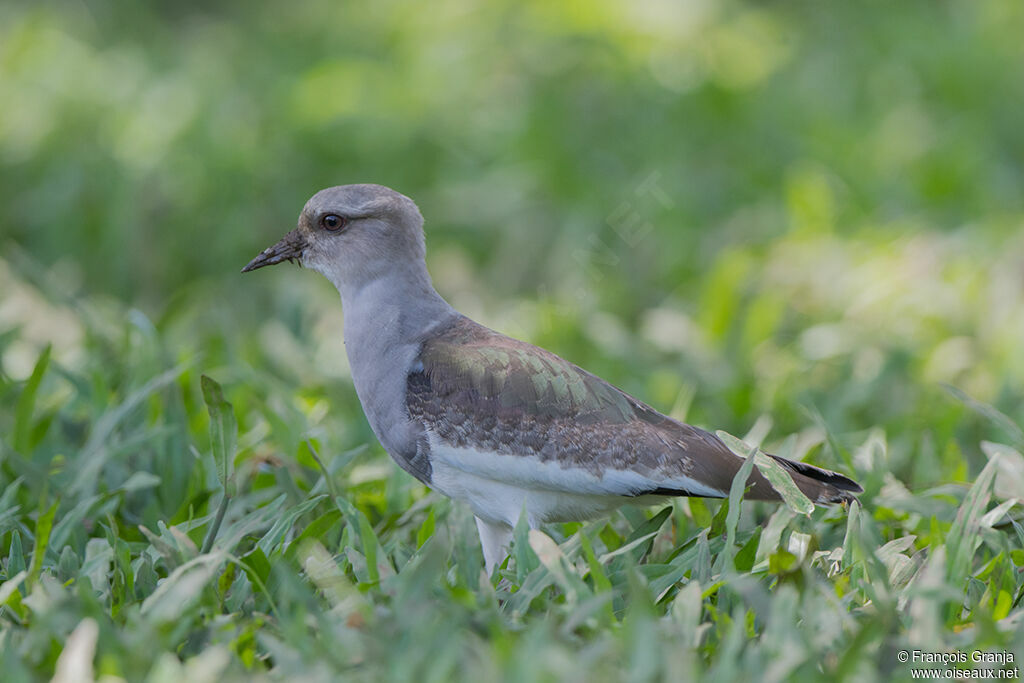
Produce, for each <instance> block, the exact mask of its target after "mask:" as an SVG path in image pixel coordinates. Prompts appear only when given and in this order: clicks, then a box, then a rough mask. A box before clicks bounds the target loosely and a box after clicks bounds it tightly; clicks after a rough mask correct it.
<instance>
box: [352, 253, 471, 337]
mask: <svg viewBox="0 0 1024 683" xmlns="http://www.w3.org/2000/svg"><path fill="white" fill-rule="evenodd" d="M332 279H333V278H332ZM334 284H335V286H336V287H337V288H338V292H339V293H340V294H341V303H342V306H343V307H344V310H345V338H346V346H348V347H349V355H350V356H351V354H352V351H353V349H352V348H351V347H352V346H353V345H355V346H363V345H364V344H369V345H371V346H372V347H375V348H376V350H378V351H380V350H383V349H384V348H387V347H390V346H393V345H402V344H407V343H410V342H413V341H416V340H418V339H420V338H422V336H423V335H424V334H428V333H429V331H430V330H431V328H433V327H434V326H435V325H437V324H438V323H441V322H444V321H446V320H448V319H449V318H450V317H451V316H452V315H455V314H456V313H455V309H453V308H452V307H451V306H450V305H449V304H448V302H447V301H445V300H444V299H443V298H441V295H440V294H438V293H437V290H435V289H434V285H433V283H432V282H431V280H430V275H429V274H428V273H427V269H426V266H422V267H421V268H403V269H400V270H392V271H391V272H388V273H384V274H381V275H380V276H378V277H375V278H372V279H370V280H368V281H364V282H360V283H359V284H358V285H355V284H353V283H350V282H335V283H334Z"/></svg>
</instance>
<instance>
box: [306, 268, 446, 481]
mask: <svg viewBox="0 0 1024 683" xmlns="http://www.w3.org/2000/svg"><path fill="white" fill-rule="evenodd" d="M325 274H326V273H325ZM328 277H329V278H330V279H331V280H332V281H333V282H334V284H335V285H336V286H337V287H338V291H339V292H340V293H341V300H342V306H343V307H344V312H345V351H346V353H347V354H348V359H349V365H350V366H351V369H352V382H353V384H355V388H356V394H357V395H358V396H359V402H360V403H362V405H363V411H364V412H365V413H366V417H367V420H368V421H369V422H370V426H371V427H372V428H373V431H374V433H375V434H376V435H377V438H378V439H380V442H381V443H382V444H383V445H384V448H385V449H387V451H388V452H389V453H390V454H391V455H392V456H393V457H394V458H395V459H396V460H397V461H398V463H399V464H400V465H402V467H404V468H406V469H407V470H408V471H410V472H412V473H413V474H414V475H416V476H417V477H419V478H420V479H422V480H424V481H427V480H428V479H429V468H428V467H425V466H424V465H423V464H422V463H418V464H417V461H416V457H417V456H416V454H417V452H418V451H417V445H416V444H417V442H418V441H420V440H421V439H422V427H421V426H419V425H416V424H414V423H412V422H411V421H410V420H409V414H408V411H407V409H406V403H405V398H406V397H405V393H406V382H407V377H408V375H409V371H410V370H411V369H412V367H413V366H414V365H415V363H416V361H417V358H418V356H419V352H420V346H421V345H422V342H423V339H424V338H426V337H428V336H429V335H430V332H431V331H432V330H434V329H437V328H438V327H439V326H441V325H444V323H446V322H448V321H449V320H451V318H452V316H455V315H458V313H456V311H455V309H453V308H452V307H451V306H450V305H448V302H446V301H445V300H444V299H442V298H441V295H440V294H438V293H437V292H436V291H435V290H434V287H433V285H432V284H431V282H430V275H429V274H428V273H427V269H426V266H425V265H423V266H422V267H421V268H401V269H391V270H390V271H389V272H387V273H386V274H382V275H381V276H380V277H376V278H370V279H368V280H365V281H362V282H360V283H359V286H353V283H351V282H346V281H341V280H335V278H333V277H331V276H330V275H328Z"/></svg>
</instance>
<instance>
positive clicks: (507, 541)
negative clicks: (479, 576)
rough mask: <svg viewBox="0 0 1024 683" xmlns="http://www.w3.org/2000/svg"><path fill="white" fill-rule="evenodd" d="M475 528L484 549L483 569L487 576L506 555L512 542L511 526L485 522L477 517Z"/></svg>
mask: <svg viewBox="0 0 1024 683" xmlns="http://www.w3.org/2000/svg"><path fill="white" fill-rule="evenodd" d="M476 529H477V531H478V532H479V533H480V547H481V548H483V551H484V569H485V570H486V571H487V576H490V575H491V574H492V573H493V572H494V568H495V567H497V566H498V565H499V564H501V561H502V560H504V559H505V556H506V555H508V548H509V545H511V543H512V527H510V526H508V525H507V524H501V523H498V524H494V523H491V522H485V521H484V520H482V519H480V518H479V517H477V518H476Z"/></svg>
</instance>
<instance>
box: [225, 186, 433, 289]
mask: <svg viewBox="0 0 1024 683" xmlns="http://www.w3.org/2000/svg"><path fill="white" fill-rule="evenodd" d="M425 252H426V248H425V246H424V238H423V217H422V216H421V215H420V211H419V209H418V208H417V207H416V204H415V202H413V201H412V200H411V199H409V198H408V197H406V196H405V195H403V194H401V193H399V192H396V191H394V190H392V189H391V188H389V187H384V186H383V185H372V184H359V185H339V186H337V187H329V188H327V189H325V190H320V191H319V192H317V193H316V194H315V195H313V196H312V197H311V198H310V199H309V201H308V202H306V206H305V207H303V209H302V213H301V214H299V221H298V225H297V226H296V227H295V229H294V230H292V231H291V232H289V233H288V234H286V235H285V236H284V237H283V238H281V240H280V241H279V242H278V243H277V244H275V245H274V246H272V247H269V248H267V249H264V250H263V251H262V252H261V253H260V254H259V255H258V256H257V257H256V258H254V259H253V260H252V261H250V262H249V264H248V265H246V266H245V268H243V269H242V272H243V273H246V272H248V271H250V270H256V269H257V268H262V267H263V266H271V265H274V264H277V263H281V262H283V261H292V262H298V263H299V264H301V265H303V266H305V267H307V268H310V269H312V270H315V271H317V272H319V273H322V274H323V275H325V276H327V278H328V279H329V280H331V282H333V283H334V284H335V286H337V287H338V289H339V290H341V291H342V292H343V293H344V292H345V291H346V290H349V291H351V290H356V289H358V288H359V287H361V286H362V285H363V284H365V283H367V282H372V281H373V280H375V279H378V278H381V277H384V276H386V275H388V274H390V273H393V272H394V271H395V270H396V269H397V270H413V271H416V272H417V273H418V272H419V271H420V270H425V265H424V256H425Z"/></svg>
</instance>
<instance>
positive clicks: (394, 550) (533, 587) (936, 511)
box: [0, 271, 1024, 681]
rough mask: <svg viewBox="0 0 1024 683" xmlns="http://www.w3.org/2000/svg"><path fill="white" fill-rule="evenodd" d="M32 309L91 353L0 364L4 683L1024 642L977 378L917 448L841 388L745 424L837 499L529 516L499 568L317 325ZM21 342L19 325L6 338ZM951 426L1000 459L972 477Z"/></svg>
mask: <svg viewBox="0 0 1024 683" xmlns="http://www.w3.org/2000/svg"><path fill="white" fill-rule="evenodd" d="M284 277H287V278H295V279H307V278H311V277H312V276H311V275H310V274H308V273H303V272H299V271H289V272H288V273H287V274H286V275H285V276H284ZM7 282H8V283H9V284H12V285H16V287H15V288H14V289H12V290H11V291H12V292H14V293H15V294H14V295H15V296H22V297H25V296H30V295H35V296H41V295H39V292H38V290H35V289H34V288H33V287H32V286H31V285H28V284H26V283H25V282H24V281H22V280H19V279H17V278H16V277H15V276H13V275H11V274H10V273H8V276H7ZM932 284H935V283H932ZM305 305H306V306H310V307H312V308H314V309H330V307H332V306H333V307H336V306H337V302H336V301H335V300H334V299H333V297H330V296H328V295H324V296H313V297H312V300H307V301H305ZM45 315H55V316H58V317H59V318H60V319H62V320H65V321H67V320H71V321H74V324H76V325H78V326H80V330H79V333H80V336H79V340H80V341H79V344H80V346H79V348H78V349H77V354H72V355H68V352H67V351H65V352H64V354H63V356H64V359H63V360H62V359H60V358H58V357H55V356H54V355H53V354H52V353H51V350H50V349H49V347H47V348H45V349H44V350H43V351H42V352H41V353H39V355H38V356H37V358H36V360H35V362H34V364H32V363H29V364H28V365H26V366H25V374H24V375H23V376H24V379H19V380H14V379H12V378H11V377H10V376H9V375H7V374H4V375H2V377H3V384H2V385H0V406H2V407H3V409H2V411H0V416H2V418H0V419H2V421H3V422H2V434H3V438H2V439H0V445H2V449H3V450H2V461H0V539H2V545H0V558H2V573H0V603H2V605H3V607H2V608H0V643H2V654H0V660H2V661H0V667H2V670H3V671H4V672H5V674H4V680H5V681H21V680H45V679H47V678H48V677H49V676H50V675H51V674H52V673H53V671H54V669H55V667H59V666H61V665H62V664H63V665H74V663H73V662H72V661H71V660H76V661H77V662H78V663H79V664H81V662H90V661H91V662H92V663H93V665H94V666H95V670H96V672H97V674H107V675H110V676H115V677H121V678H123V679H126V680H154V681H157V680H182V677H187V678H188V680H215V679H221V680H248V679H251V678H252V677H254V676H263V677H266V678H267V679H271V680H294V679H296V678H298V677H300V676H309V677H312V678H313V679H324V680H332V679H335V678H336V677H341V678H345V679H348V678H354V679H367V680H409V679H415V680H439V681H441V680H453V679H461V680H494V679H506V680H563V679H569V680H621V679H628V680H652V679H658V678H665V679H672V680H679V679H687V678H693V677H696V678H701V677H705V676H706V677H708V678H711V679H714V680H728V679H745V680H762V679H763V680H783V679H794V678H795V679H798V680H810V679H831V680H844V679H845V680H858V681H859V680H866V679H871V678H883V679H884V678H896V679H901V678H906V677H907V676H908V675H909V673H908V672H909V669H908V667H907V665H904V664H901V663H899V662H898V661H897V659H896V656H897V655H896V653H897V652H898V651H899V650H901V649H915V648H916V649H921V650H925V651H945V650H957V651H963V652H968V653H969V652H971V651H973V650H976V649H980V650H985V651H1003V650H1009V651H1013V652H1016V653H1017V657H1018V661H1019V657H1020V656H1021V654H1022V653H1021V648H1022V635H1021V634H1022V629H1021V626H1020V623H1021V619H1022V618H1024V606H1022V597H1024V571H1022V567H1024V527H1022V525H1021V523H1020V521H1017V519H1015V517H1017V518H1019V510H1020V508H1019V506H1018V505H1016V498H1013V497H1011V496H1016V497H1019V496H1020V495H1021V492H1022V491H1024V486H1022V471H1024V457H1022V456H1021V454H1020V449H1021V448H1022V447H1024V437H1022V434H1021V431H1020V428H1019V427H1018V426H1017V425H1016V424H1015V423H1014V421H1013V420H1011V419H1010V418H1008V417H1006V416H1005V415H1003V414H1002V413H1000V412H999V411H997V410H996V409H995V408H993V407H991V406H989V405H986V404H982V403H979V402H976V401H973V400H970V399H968V398H967V397H966V396H965V395H961V394H957V395H956V396H954V395H953V394H951V393H949V392H946V391H944V390H943V389H941V387H938V386H934V387H932V388H928V387H927V386H920V385H919V386H917V388H916V391H917V392H918V395H917V398H916V399H915V405H912V406H907V408H908V410H907V415H916V414H919V412H923V411H924V410H926V409H931V406H934V405H942V406H943V407H942V408H941V410H935V414H936V418H935V420H934V421H933V423H932V424H929V425H927V427H926V428H925V429H924V434H928V435H930V436H925V435H924V434H922V435H920V438H914V439H910V440H908V439H906V438H905V437H906V436H907V435H908V434H910V433H911V432H914V431H916V430H917V429H918V428H917V427H916V426H915V423H914V421H913V420H912V418H906V420H905V421H904V422H903V423H902V425H899V426H898V427H897V428H896V429H895V430H894V431H893V433H892V434H891V435H888V434H887V433H886V431H884V430H883V429H882V428H880V427H871V428H867V429H863V430H859V431H855V432H847V433H841V434H840V433H835V432H833V431H831V430H830V429H829V426H828V419H827V418H826V417H823V415H828V414H829V413H830V411H831V410H832V409H834V408H835V404H836V403H842V402H845V401H848V400H850V397H849V395H848V394H850V393H856V392H857V391H858V390H857V387H856V386H855V383H854V382H853V381H852V380H847V383H846V384H841V385H838V386H836V387H835V388H834V390H833V391H832V392H831V393H830V395H829V396H828V397H827V399H825V400H823V401H822V402H820V403H819V404H816V405H815V408H816V411H815V412H813V413H809V414H808V416H807V418H806V419H807V424H808V425H809V426H808V427H806V428H805V429H804V430H802V431H801V432H799V433H795V434H790V435H787V434H784V433H779V434H775V433H774V431H775V430H772V429H771V423H770V421H768V420H767V419H765V420H761V421H759V422H758V424H757V425H756V426H754V429H753V430H752V431H751V433H750V434H748V435H747V437H746V438H747V440H748V441H750V442H752V443H762V442H763V446H764V447H765V448H767V449H771V450H774V451H775V452H779V453H782V454H784V455H789V456H791V457H805V456H806V455H807V453H808V451H810V458H811V459H812V460H813V461H815V462H817V463H819V464H824V465H826V466H829V467H834V468H839V469H842V470H844V471H847V472H850V473H852V474H854V476H856V478H858V479H859V480H860V481H861V482H862V483H863V484H864V487H865V493H864V494H863V495H862V496H861V502H860V503H859V504H855V505H853V506H851V508H850V509H848V510H845V509H841V508H835V507H833V508H818V509H816V510H814V511H813V512H811V513H810V514H809V515H803V514H798V513H797V512H795V511H794V510H793V509H790V508H789V507H786V506H782V505H768V504H764V503H743V504H739V495H740V494H741V490H740V488H739V487H735V488H734V490H733V495H732V499H731V500H730V501H722V502H719V501H703V500H683V499H679V500H676V501H674V502H670V503H667V504H666V505H665V506H664V507H662V508H655V509H651V510H646V511H645V510H641V509H633V508H627V509H625V510H623V511H622V512H621V513H619V514H616V515H615V516H614V517H612V518H610V519H605V520H597V521H595V522H592V523H587V524H563V525H552V526H549V527H546V528H545V529H544V533H539V532H536V531H529V530H528V529H527V528H526V527H521V528H518V529H517V530H516V534H515V544H514V547H513V551H512V557H511V559H510V561H509V562H508V564H507V565H506V566H505V567H503V568H502V569H501V570H500V572H499V576H497V577H496V578H495V579H494V580H493V581H492V580H488V579H487V578H486V577H484V576H483V575H482V571H481V568H482V558H481V555H480V551H479V547H478V544H477V540H476V531H475V528H474V525H473V523H472V518H471V516H470V514H469V512H468V511H467V510H466V509H465V508H463V507H460V506H458V505H455V504H452V503H450V502H449V501H448V500H446V499H445V498H443V497H441V496H439V495H438V494H434V493H430V492H429V491H428V490H426V489H425V488H424V487H422V486H421V485H419V484H418V483H416V482H414V481H413V480H412V479H411V478H410V477H408V476H407V475H405V474H404V473H402V472H401V471H400V470H399V469H398V468H397V466H395V465H393V464H392V463H391V462H390V460H388V459H387V457H386V456H385V455H384V454H383V452H382V451H381V450H380V447H379V446H378V445H376V443H374V442H372V441H369V440H367V439H364V438H363V437H364V436H365V425H363V424H362V418H361V417H360V416H359V414H358V412H357V411H358V407H356V405H355V404H354V403H353V401H352V398H351V393H352V390H351V387H350V385H349V383H348V382H347V381H346V380H344V379H323V378H321V379H320V380H318V381H317V380H314V381H308V380H309V378H311V377H316V367H315V359H316V356H315V353H314V347H315V346H316V345H318V344H320V343H327V344H333V346H334V349H333V350H334V351H335V352H340V343H339V342H338V340H334V341H333V342H322V341H321V340H317V339H315V338H306V337H304V336H303V335H302V334H299V335H297V336H296V337H294V338H292V339H291V343H292V346H288V345H287V344H285V343H284V342H283V341H282V340H281V339H278V340H277V341H276V342H273V341H271V340H269V338H268V335H267V334H266V333H264V334H263V335H262V336H263V337H264V338H263V340H262V341H258V340H257V341H254V340H253V339H252V336H255V337H260V336H261V335H260V334H256V335H252V336H249V335H240V334H237V333H235V334H224V333H223V332H222V331H220V330H212V331H211V330H210V329H208V328H203V327H201V326H199V325H198V324H197V320H201V319H202V318H203V316H204V315H205V314H204V313H202V312H201V311H198V310H193V312H192V313H190V314H187V315H185V314H182V316H181V318H180V319H178V320H173V319H167V320H164V321H162V328H158V327H154V326H153V325H152V324H151V323H150V322H149V321H148V320H147V319H146V318H145V317H144V316H143V315H142V314H140V313H138V312H130V311H125V310H122V309H119V308H118V307H116V306H111V305H109V304H107V305H105V306H102V307H98V306H95V305H94V304H93V303H92V302H89V301H83V300H77V299H64V300H62V301H59V302H55V303H54V304H53V308H52V309H50V310H48V311H41V310H34V311H32V317H33V319H37V320H38V319H39V318H40V317H44V316H45ZM273 324H274V323H273V321H268V322H266V323H265V324H264V325H265V326H273ZM736 324H737V325H739V324H740V323H739V322H737V323H736ZM197 331H198V332H199V334H198V336H197V335H196V332H197ZM312 337H315V335H312ZM22 341H23V340H22V339H21V335H20V333H19V332H18V328H17V327H16V328H14V329H12V331H10V332H8V333H7V334H5V335H4V336H3V337H2V338H0V344H2V346H0V353H2V354H5V357H6V354H11V353H12V350H13V351H17V347H18V345H19V343H21V342H22ZM275 343H276V344H278V345H285V346H286V347H287V348H288V350H289V352H290V355H288V354H286V356H287V359H288V360H289V361H290V363H291V366H290V367H282V366H280V365H278V363H283V362H284V361H285V357H282V356H281V355H280V354H281V349H277V350H275V349H274V345H275ZM638 343H639V342H638ZM198 349H206V351H205V352H202V353H200V352H198ZM18 356H19V354H18V353H14V354H13V355H12V356H11V357H14V358H16V357H18ZM225 358H235V359H237V360H235V361H234V362H232V363H230V364H228V365H225V364H224V359H225ZM13 365H14V364H13V363H12V366H13ZM883 365H884V364H883ZM890 372H896V373H897V374H896V375H892V376H890V374H889V373H890ZM902 372H903V371H883V372H881V373H880V374H879V375H876V376H875V377H874V379H873V380H872V382H873V389H872V391H871V392H870V393H876V392H882V391H884V390H886V389H887V388H891V387H892V386H895V385H896V384H897V383H898V382H899V381H901V380H907V379H908V378H907V377H906V376H905V375H902V374H900V373H902ZM204 373H205V374H208V375H210V376H211V377H217V378H218V379H219V380H220V381H221V384H218V383H217V382H215V381H213V380H212V379H210V378H209V377H203V376H201V375H203V374H204ZM303 378H305V380H306V381H304V379H303ZM735 381H737V382H739V381H742V380H740V379H737V380H735ZM807 383H812V381H811V380H810V379H806V380H805V381H804V384H805V385H806V384H807ZM222 386H223V389H222ZM731 390H735V388H730V387H726V388H725V389H724V392H725V393H729V391H731ZM914 395H915V394H913V393H911V394H910V396H914ZM229 400H230V403H229V402H228V401H229ZM676 414H680V412H679V409H678V406H677V413H676ZM236 420H237V426H236ZM353 425H355V426H353ZM236 430H237V440H236V436H235V435H236ZM965 434H968V435H980V436H982V437H983V438H985V439H988V440H987V441H979V442H977V443H975V444H974V445H973V446H972V445H971V444H970V443H969V442H968V445H967V446H966V447H962V446H961V443H963V442H961V441H960V439H962V438H964V435H965ZM946 435H948V436H946ZM999 442H1002V443H999ZM908 444H912V445H908ZM738 448H739V446H738ZM962 448H967V449H969V450H971V451H972V452H977V453H984V454H987V456H990V457H991V460H988V462H987V464H985V465H984V466H983V467H981V468H979V472H978V473H977V475H976V476H975V475H974V474H973V473H971V474H968V472H969V470H968V467H967V465H966V462H965V455H966V454H965V453H964V452H962ZM911 451H914V452H911ZM997 454H998V455H999V458H998V459H997V458H996V457H995V456H996V455H997ZM981 457H983V458H984V457H985V456H984V455H982V456H981ZM915 458H916V459H921V458H928V459H929V460H928V461H929V462H931V463H932V464H931V465H930V466H929V467H928V468H924V467H920V466H918V467H916V468H915V467H914V466H913V461H914V459H915ZM751 464H752V463H751ZM958 480H959V481H960V482H961V483H955V482H957V481H958ZM971 480H973V483H970V481H971ZM799 504H800V503H799V501H798V500H796V501H794V505H796V506H797V507H799ZM90 631H91V632H92V639H91V640H90V637H89V636H90ZM76 641H81V642H84V643H85V645H83V646H81V647H80V648H78V649H76V648H74V647H72V643H75V642H76ZM76 652H77V654H75V653H76ZM76 658H77V659H76Z"/></svg>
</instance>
